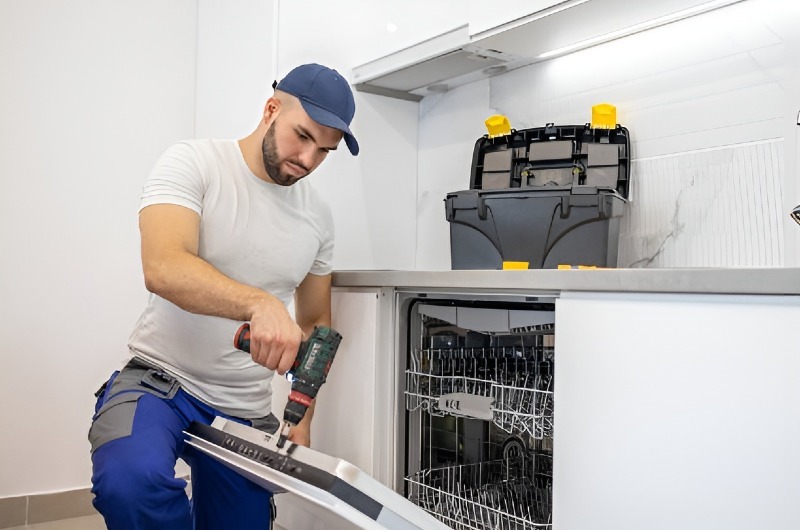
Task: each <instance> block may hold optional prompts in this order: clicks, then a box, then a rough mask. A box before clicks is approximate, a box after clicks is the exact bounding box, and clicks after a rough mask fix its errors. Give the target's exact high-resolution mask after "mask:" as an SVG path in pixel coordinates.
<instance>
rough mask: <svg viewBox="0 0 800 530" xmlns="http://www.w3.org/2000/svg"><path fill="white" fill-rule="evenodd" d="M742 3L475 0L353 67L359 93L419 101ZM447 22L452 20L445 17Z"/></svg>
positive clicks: (703, 0) (705, 0) (702, 0)
mask: <svg viewBox="0 0 800 530" xmlns="http://www.w3.org/2000/svg"><path fill="white" fill-rule="evenodd" d="M738 1H741V0H713V1H710V0H659V1H658V2H635V1H631V0H568V1H566V2H557V1H555V0H534V1H529V2H526V1H521V0H511V1H510V3H508V4H509V5H508V6H506V5H505V4H503V7H497V6H496V5H495V4H491V3H488V2H478V1H477V0H472V1H471V2H470V3H469V4H468V6H467V9H465V10H463V11H464V12H466V13H467V17H468V19H469V20H468V22H467V23H465V24H463V25H462V26H453V25H452V24H449V25H448V26H447V27H444V25H443V27H442V30H441V32H440V33H439V34H437V35H435V36H433V37H431V38H428V39H426V40H424V41H419V42H418V43H416V44H414V45H413V46H409V47H406V48H404V49H402V50H398V51H396V52H394V53H391V54H388V55H384V56H381V57H378V58H376V59H374V60H371V61H369V62H367V63H363V64H359V65H358V66H356V67H355V68H354V69H353V78H354V81H355V87H356V89H357V90H360V91H363V92H371V93H375V94H381V95H385V96H390V97H396V98H401V99H415V100H420V99H422V98H423V97H424V96H425V95H427V94H429V93H431V92H433V93H437V92H442V91H446V90H449V89H451V88H453V87H455V86H460V85H463V84H466V83H470V82H473V81H476V80H478V79H484V78H488V77H492V76H494V75H498V74H501V73H503V72H506V71H508V70H513V69H515V68H519V67H522V66H526V65H529V64H532V63H535V62H539V61H544V60H547V59H550V58H553V57H557V56H559V55H564V54H567V53H571V52H574V51H577V50H581V49H585V48H588V47H590V46H594V45H597V44H600V43H603V42H608V41H611V40H614V39H618V38H621V37H624V36H627V35H631V34H633V33H637V32H641V31H645V30H648V29H651V28H655V27H658V26H662V25H664V24H669V23H671V22H675V21H677V20H681V19H684V18H688V17H691V16H695V15H698V14H700V13H704V12H706V11H710V10H713V9H718V8H721V7H725V6H726V5H729V4H733V3H736V2H738ZM448 22H450V20H448Z"/></svg>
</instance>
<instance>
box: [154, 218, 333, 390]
mask: <svg viewBox="0 0 800 530" xmlns="http://www.w3.org/2000/svg"><path fill="white" fill-rule="evenodd" d="M139 230H140V232H141V238H142V268H143V270H144V280H145V286H146V287H147V290H148V291H150V292H152V293H155V294H157V295H159V296H161V297H162V298H164V299H166V300H169V301H170V302H172V303H173V304H175V305H177V306H178V307H180V308H181V309H184V310H186V311H189V312H191V313H198V314H202V315H212V316H219V317H224V318H230V319H232V320H248V321H250V333H251V335H250V355H251V356H252V357H253V360H254V361H255V362H257V363H259V364H261V365H263V366H266V367H267V368H270V369H273V370H277V371H278V373H280V374H283V373H285V372H286V371H287V370H288V369H289V368H291V367H292V363H294V359H295V356H296V355H297V350H298V348H299V346H300V340H301V338H302V335H301V331H300V327H299V326H298V325H297V324H296V323H295V322H294V321H293V320H292V318H291V316H290V315H289V313H288V311H287V310H286V307H285V306H284V305H283V303H282V302H281V301H280V300H278V299H277V298H275V297H274V296H272V295H271V294H269V293H267V292H266V291H262V290H261V289H258V288H255V287H252V286H249V285H244V284H242V283H239V282H236V281H234V280H232V279H231V278H229V277H227V276H225V275H224V274H222V273H221V272H220V271H219V270H217V269H216V268H215V267H214V266H212V265H211V264H210V263H208V262H207V261H205V260H203V259H201V258H200V257H199V256H198V248H199V242H200V215H198V214H197V212H195V211H193V210H191V209H189V208H184V207H183V206H177V205H174V204H155V205H152V206H147V207H146V208H144V209H143V210H142V211H141V212H140V214H139ZM303 283H305V282H303ZM329 291H330V289H329ZM328 314H330V300H329V301H328ZM298 322H299V321H298ZM312 328H313V326H312Z"/></svg>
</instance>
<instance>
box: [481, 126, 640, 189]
mask: <svg viewBox="0 0 800 530" xmlns="http://www.w3.org/2000/svg"><path fill="white" fill-rule="evenodd" d="M629 176H630V137H629V134H628V130H627V129H626V128H625V127H622V126H621V125H616V127H613V128H598V127H592V125H591V124H589V123H587V124H585V125H560V126H556V125H553V124H552V123H549V124H547V125H546V126H544V127H534V128H529V129H523V130H515V129H512V130H511V131H510V132H509V133H508V134H505V135H499V136H491V135H489V134H486V135H484V136H483V137H481V138H479V139H478V140H477V141H476V142H475V148H474V151H473V156H472V171H471V175H470V189H471V190H504V191H515V190H516V191H519V190H522V189H524V190H526V191H536V190H544V189H550V190H553V189H562V190H563V189H569V190H571V192H572V193H597V190H600V189H609V190H616V191H617V192H618V193H619V194H620V195H621V196H622V197H624V198H626V199H627V198H628V192H629V186H628V182H629Z"/></svg>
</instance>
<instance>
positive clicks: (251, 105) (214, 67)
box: [194, 0, 278, 138]
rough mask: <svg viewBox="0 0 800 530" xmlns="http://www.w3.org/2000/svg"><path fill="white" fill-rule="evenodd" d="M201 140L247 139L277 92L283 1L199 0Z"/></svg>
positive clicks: (197, 125) (198, 122) (198, 111)
mask: <svg viewBox="0 0 800 530" xmlns="http://www.w3.org/2000/svg"><path fill="white" fill-rule="evenodd" d="M197 1H198V20H197V84H196V86H195V91H196V94H197V95H196V101H197V106H196V118H195V120H196V123H195V135H194V136H195V137H196V138H243V137H244V136H247V135H248V134H250V133H251V132H252V131H253V129H255V128H256V126H257V125H258V122H259V121H260V118H261V116H262V113H263V111H264V105H265V103H266V101H267V99H268V98H269V96H270V95H271V94H272V82H273V81H274V79H275V55H276V53H277V49H276V46H277V41H278V34H277V31H275V24H276V20H277V19H276V17H277V10H278V0H237V1H236V2H218V1H216V0H197Z"/></svg>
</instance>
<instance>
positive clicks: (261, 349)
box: [250, 297, 303, 375]
mask: <svg viewBox="0 0 800 530" xmlns="http://www.w3.org/2000/svg"><path fill="white" fill-rule="evenodd" d="M302 340H303V332H302V331H301V329H300V326H298V325H297V324H296V323H295V321H294V320H292V317H291V316H290V315H289V312H288V311H287V310H286V307H285V306H284V305H283V304H282V303H281V302H280V301H279V300H278V299H277V298H274V297H269V298H264V299H262V300H259V301H258V302H257V303H256V304H255V306H254V307H253V310H252V316H251V317H250V356H251V357H252V358H253V361H255V362H256V363H258V364H260V365H262V366H265V367H267V368H269V369H270V370H275V371H277V372H278V373H279V374H281V375H283V374H285V373H286V372H287V371H288V370H289V369H290V368H291V367H292V365H293V364H294V360H295V358H296V357H297V351H298V350H299V349H300V342H301V341H302Z"/></svg>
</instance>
